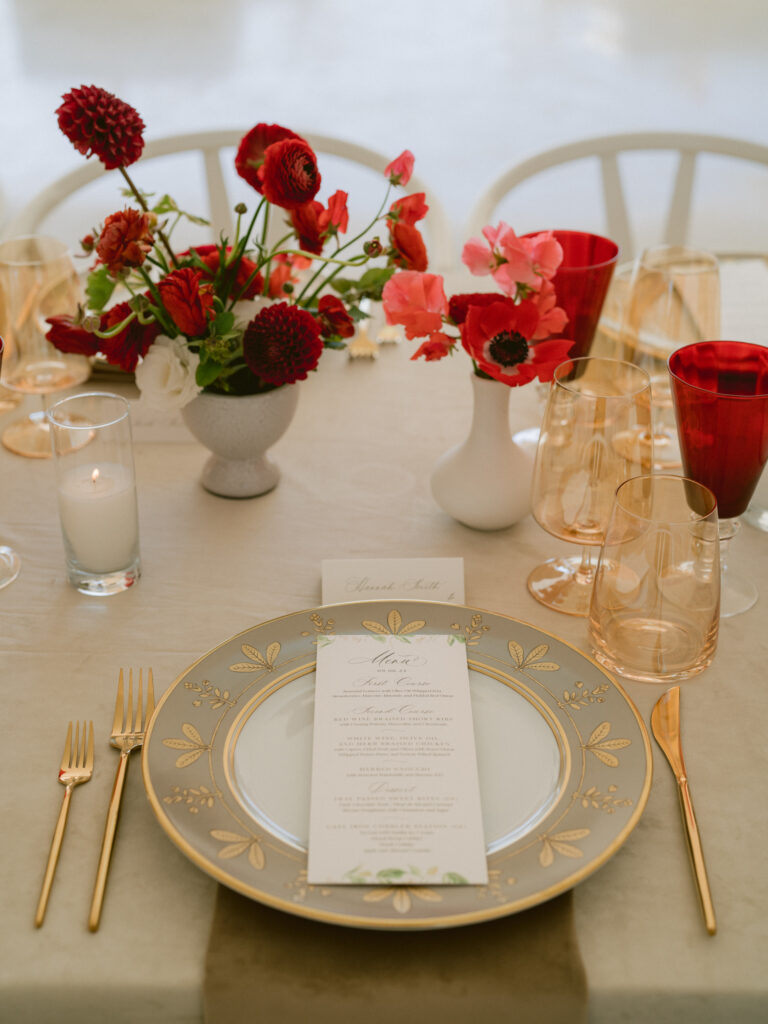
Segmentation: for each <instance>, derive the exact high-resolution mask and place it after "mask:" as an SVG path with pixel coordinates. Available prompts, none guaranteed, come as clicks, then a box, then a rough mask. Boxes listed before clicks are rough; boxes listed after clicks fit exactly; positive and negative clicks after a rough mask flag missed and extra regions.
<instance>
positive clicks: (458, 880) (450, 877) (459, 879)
mask: <svg viewBox="0 0 768 1024" xmlns="http://www.w3.org/2000/svg"><path fill="white" fill-rule="evenodd" d="M443 882H444V883H445V884H446V885H469V882H468V881H467V880H466V878H465V877H464V875H460V874H459V873H458V871H446V872H445V874H444V875H443Z"/></svg>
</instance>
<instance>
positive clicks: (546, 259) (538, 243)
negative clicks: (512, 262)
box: [517, 231, 563, 281]
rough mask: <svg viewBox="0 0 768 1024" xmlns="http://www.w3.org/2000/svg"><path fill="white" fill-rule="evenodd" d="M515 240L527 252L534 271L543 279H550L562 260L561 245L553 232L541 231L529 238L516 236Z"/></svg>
mask: <svg viewBox="0 0 768 1024" xmlns="http://www.w3.org/2000/svg"><path fill="white" fill-rule="evenodd" d="M517 241H518V242H519V243H520V245H522V247H523V249H524V250H525V252H526V253H527V254H528V258H529V259H530V261H531V266H532V267H533V269H534V273H536V274H537V275H538V277H540V278H541V279H543V280H544V281H551V280H552V278H553V277H554V276H555V272H556V271H557V268H558V267H559V266H560V264H561V263H562V262H563V247H562V246H561V245H560V243H559V242H558V241H557V240H556V239H555V236H554V235H553V233H552V232H551V231H542V232H540V234H538V235H532V236H531V237H530V238H518V239H517Z"/></svg>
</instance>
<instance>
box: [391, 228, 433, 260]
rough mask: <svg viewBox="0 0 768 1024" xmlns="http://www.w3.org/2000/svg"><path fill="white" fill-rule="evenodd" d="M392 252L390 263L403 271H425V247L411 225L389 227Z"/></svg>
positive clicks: (415, 229) (419, 235)
mask: <svg viewBox="0 0 768 1024" xmlns="http://www.w3.org/2000/svg"><path fill="white" fill-rule="evenodd" d="M390 232H391V238H392V245H393V248H394V252H393V254H392V262H393V263H395V264H396V265H397V266H398V267H403V268H404V269H405V270H418V271H424V270H426V269H427V265H428V260H427V247H426V246H425V245H424V239H423V238H422V237H421V234H420V233H419V231H418V229H417V228H415V227H413V226H412V225H411V224H400V223H396V224H392V225H391V226H390Z"/></svg>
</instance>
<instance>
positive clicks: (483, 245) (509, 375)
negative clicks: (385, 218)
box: [383, 222, 573, 530]
mask: <svg viewBox="0 0 768 1024" xmlns="http://www.w3.org/2000/svg"><path fill="white" fill-rule="evenodd" d="M562 259H563V250H562V247H561V246H560V244H559V242H558V241H557V240H556V239H555V237H554V235H553V233H552V232H543V233H541V234H537V235H532V236H522V237H518V236H517V235H516V234H515V232H514V231H513V230H512V228H511V227H509V225H507V224H505V223H503V222H502V223H500V224H498V225H497V226H496V227H491V226H488V227H485V228H484V229H483V238H473V239H471V240H470V241H469V242H467V244H466V245H465V246H464V250H463V252H462V260H463V262H464V264H465V265H466V266H467V267H468V268H469V270H470V271H471V272H472V273H473V274H476V275H490V276H491V278H492V279H493V281H494V283H495V284H496V286H497V289H498V290H497V291H491V292H471V293H461V294H456V295H453V296H451V297H450V298H448V297H447V296H446V293H445V284H444V281H443V278H442V277H441V276H440V275H439V274H429V273H425V272H420V271H417V270H414V269H406V270H402V271H401V272H399V273H396V274H394V276H393V277H392V278H391V279H390V280H389V281H387V282H386V284H385V285H384V288H383V301H384V312H385V314H386V317H387V321H388V322H389V323H390V324H400V325H402V327H404V328H405V334H406V337H407V338H411V339H414V338H419V339H423V340H422V342H421V344H420V346H419V348H418V349H417V350H416V352H415V353H414V355H413V356H412V357H411V358H413V359H425V360H427V361H428V362H433V361H435V360H439V359H444V358H445V357H446V356H448V355H452V354H453V353H454V352H455V351H456V350H457V349H458V348H459V347H461V348H463V349H464V350H465V351H466V352H467V354H468V355H469V356H470V358H471V360H472V367H473V370H474V374H473V377H472V383H473V394H474V411H473V417H472V425H471V427H470V432H469V436H468V437H467V438H466V440H465V441H464V442H463V443H462V444H459V445H457V446H456V447H454V448H452V449H451V450H450V451H448V452H446V453H445V454H444V455H443V456H442V458H441V459H440V460H439V461H438V463H437V465H436V467H435V470H434V472H433V474H432V493H433V495H434V497H435V500H436V501H437V503H438V504H439V505H440V506H441V507H442V508H443V509H444V510H445V511H446V512H448V513H449V514H450V515H452V516H453V517H454V519H458V520H459V522H461V523H464V524H465V525H466V526H471V527H474V528H475V529H481V530H498V529H503V528H504V527H507V526H511V525H512V524H514V523H516V522H518V521H519V520H520V519H522V518H523V517H524V516H525V515H527V514H528V512H529V511H530V501H529V492H530V482H531V470H532V463H531V458H530V454H529V453H528V452H527V451H525V450H524V449H523V448H522V447H521V446H520V445H519V444H517V443H516V441H515V440H514V439H513V438H512V437H511V435H510V429H509V395H510V389H511V388H514V387H519V386H520V385H522V384H527V383H529V381H532V380H534V378H538V379H539V380H541V381H548V380H551V379H552V375H553V374H554V371H555V367H556V366H558V364H560V363H562V362H563V361H564V360H565V359H566V358H567V356H568V354H569V352H570V350H571V347H572V345H573V342H572V341H571V340H569V339H566V338H562V337H558V335H561V334H562V332H563V330H564V328H565V325H566V322H567V317H566V314H565V311H564V310H563V309H561V308H560V307H559V306H558V305H557V297H556V295H555V288H554V285H553V283H552V279H553V277H554V276H555V272H556V271H557V268H558V266H559V265H560V263H561V262H562ZM504 385H506V386H504Z"/></svg>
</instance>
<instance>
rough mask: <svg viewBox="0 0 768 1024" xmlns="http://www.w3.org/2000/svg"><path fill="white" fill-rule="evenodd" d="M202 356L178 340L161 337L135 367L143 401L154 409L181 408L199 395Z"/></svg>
mask: <svg viewBox="0 0 768 1024" xmlns="http://www.w3.org/2000/svg"><path fill="white" fill-rule="evenodd" d="M199 362H200V357H199V356H198V355H197V353H195V352H190V351H189V349H188V348H187V346H186V345H185V344H184V342H183V341H181V340H179V339H178V338H166V337H165V335H162V334H161V335H160V336H159V337H158V338H155V341H154V342H153V343H152V345H150V347H149V350H148V352H147V354H146V355H145V356H144V358H143V359H142V360H141V362H140V363H139V365H138V366H137V367H136V384H137V386H138V389H139V391H140V392H141V398H142V401H144V402H146V404H147V405H149V406H151V407H152V408H153V409H160V410H162V411H164V412H165V411H170V410H173V409H181V408H183V407H184V406H185V405H187V404H188V403H189V402H191V401H192V399H193V398H195V397H196V396H197V395H199V394H200V391H201V390H202V388H200V387H198V385H197V383H196V381H195V372H196V371H197V367H198V364H199Z"/></svg>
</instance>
